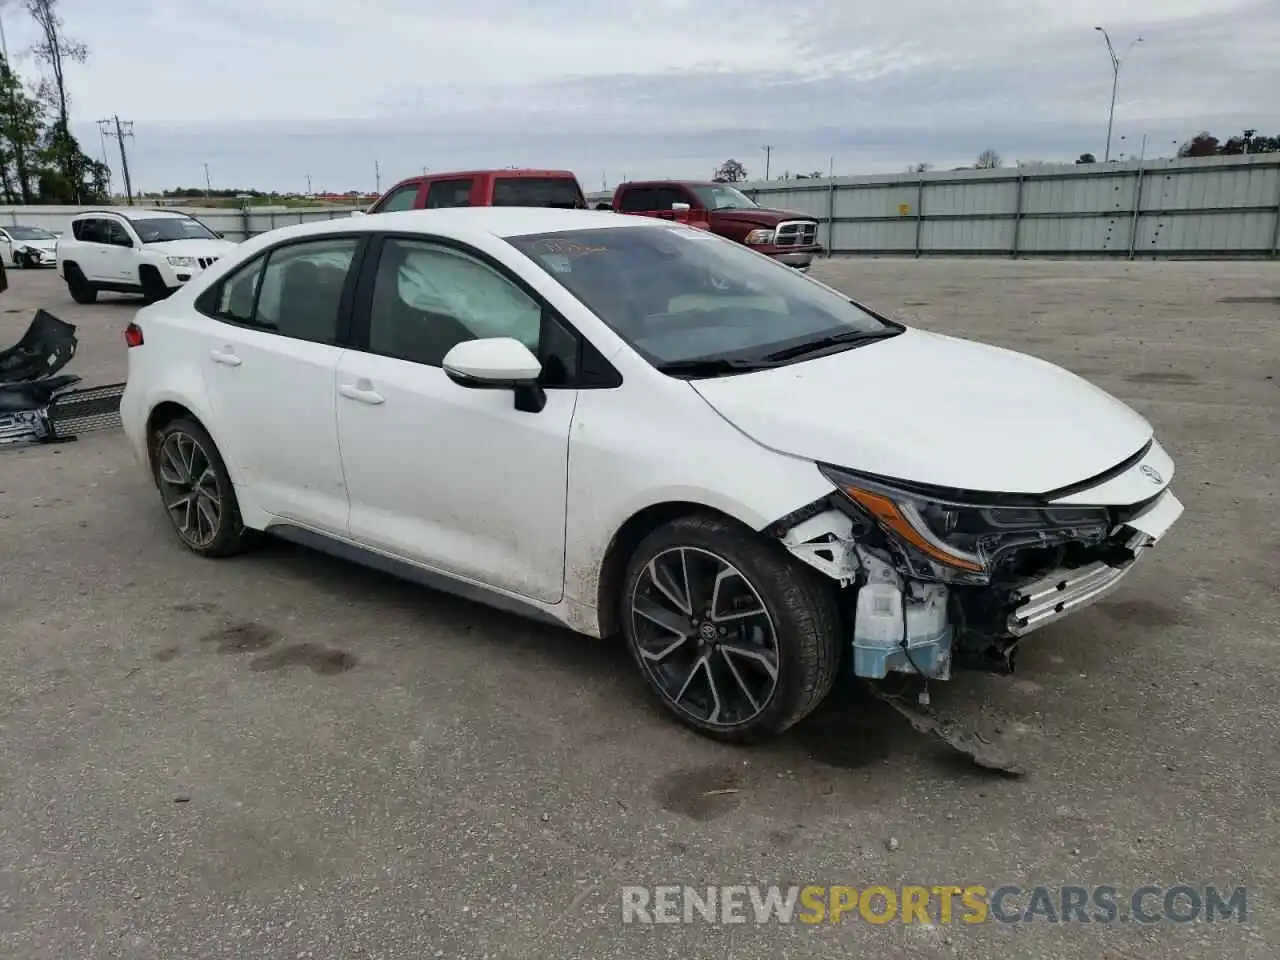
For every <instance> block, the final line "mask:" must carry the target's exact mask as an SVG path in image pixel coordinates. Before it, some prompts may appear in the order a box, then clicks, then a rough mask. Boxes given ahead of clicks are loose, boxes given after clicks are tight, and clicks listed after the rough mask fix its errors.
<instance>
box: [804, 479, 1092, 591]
mask: <svg viewBox="0 0 1280 960" xmlns="http://www.w3.org/2000/svg"><path fill="white" fill-rule="evenodd" d="M818 469H820V470H821V471H822V473H823V475H824V476H826V478H827V479H828V480H830V481H831V482H832V483H834V484H835V485H836V487H837V488H838V489H839V490H840V492H841V493H842V494H844V495H845V496H846V497H847V498H848V499H849V500H851V501H852V502H853V503H854V504H855V505H856V506H857V507H858V509H859V510H860V511H861V512H862V513H864V514H865V515H866V516H867V517H868V518H869V519H870V520H872V521H874V522H875V523H876V524H877V525H878V526H879V527H880V529H881V530H883V531H884V532H885V533H886V534H887V535H888V536H889V537H891V538H892V539H893V540H894V541H896V543H897V544H898V545H899V547H901V548H902V549H903V552H904V554H905V555H906V559H907V562H908V563H909V564H910V566H911V568H912V572H913V573H914V574H915V575H916V576H918V577H921V578H923V579H936V580H945V581H948V582H956V583H973V584H984V583H988V582H990V579H991V573H992V569H993V566H994V564H995V562H996V561H997V560H998V559H999V558H1000V556H1001V555H1002V554H1005V553H1007V552H1008V551H1010V550H1014V549H1020V548H1027V547H1055V546H1060V545H1062V544H1064V543H1070V542H1073V541H1075V542H1084V543H1097V542H1100V541H1102V540H1103V539H1105V538H1106V536H1107V532H1108V530H1109V529H1110V527H1111V516H1110V513H1109V511H1108V510H1107V508H1106V507H1076V506H1052V505H1048V504H1031V503H1029V502H1028V503H1010V504H1008V505H1004V504H999V503H977V502H971V503H966V502H964V500H965V499H966V498H965V495H964V494H962V493H959V492H956V493H955V494H954V495H952V494H944V493H943V492H941V491H938V492H937V493H934V492H931V491H929V490H928V489H927V488H924V487H920V488H916V487H915V486H914V485H909V484H906V483H903V485H902V486H898V485H897V484H896V483H894V482H892V481H885V480H883V479H880V478H876V479H871V478H868V477H864V476H861V475H860V474H858V473H855V472H853V471H850V470H844V469H841V468H840V467H833V466H830V465H828V464H819V465H818ZM974 499H975V500H976V499H977V497H975V498H974ZM982 499H985V498H982Z"/></svg>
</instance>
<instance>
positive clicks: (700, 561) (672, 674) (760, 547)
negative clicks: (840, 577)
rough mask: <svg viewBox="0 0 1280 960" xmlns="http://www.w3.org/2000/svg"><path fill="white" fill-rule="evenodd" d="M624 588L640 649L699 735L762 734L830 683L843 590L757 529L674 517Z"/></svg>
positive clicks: (658, 683)
mask: <svg viewBox="0 0 1280 960" xmlns="http://www.w3.org/2000/svg"><path fill="white" fill-rule="evenodd" d="M622 590H623V595H622V598H621V603H620V605H619V609H620V613H621V618H622V626H623V633H624V635H625V636H626V638H627V646H628V647H629V648H630V650H631V653H632V656H633V657H634V659H635V661H636V663H637V664H638V665H639V667H640V669H641V672H642V674H643V675H644V678H645V680H646V681H647V683H648V685H649V687H650V689H651V691H652V692H653V693H654V694H656V695H657V697H658V699H659V701H660V702H661V703H662V704H663V705H664V706H665V707H666V708H667V709H668V710H669V711H671V712H672V713H673V714H675V716H676V717H677V719H679V720H680V721H681V722H682V723H684V724H685V725H687V726H689V727H692V728H693V729H695V730H697V731H698V732H699V733H702V734H705V735H706V736H709V737H713V738H715V739H718V740H726V741H732V742H752V741H758V740H764V739H766V738H768V737H772V736H775V735H777V734H779V733H782V732H783V731H784V730H786V729H787V728H789V727H791V726H792V725H793V724H795V723H796V722H798V721H799V720H801V719H802V718H804V717H805V716H807V715H808V714H809V713H811V712H813V710H814V709H816V708H817V706H818V705H819V704H820V703H821V702H822V701H823V699H825V698H826V696H827V694H828V693H829V692H830V691H831V687H832V685H833V684H834V682H835V677H836V668H837V665H838V663H839V659H840V636H839V616H838V613H837V608H836V602H835V591H834V588H833V587H832V586H831V585H830V584H827V583H825V582H823V581H821V580H820V579H819V577H818V575H817V574H816V573H815V572H814V571H811V570H809V569H808V568H806V567H802V566H801V565H800V564H798V563H797V562H796V561H795V560H794V559H793V558H792V557H790V556H789V555H787V554H786V553H784V552H783V551H781V550H780V549H777V548H776V545H775V544H771V543H767V542H765V541H763V540H761V539H760V538H759V537H758V536H757V535H756V534H755V533H753V532H752V531H750V530H747V529H745V528H742V527H739V526H738V525H736V524H734V523H732V522H731V521H728V520H725V519H720V518H717V517H711V516H705V517H685V518H681V519H678V520H674V521H672V522H671V523H668V524H666V525H664V526H662V527H660V528H659V529H658V530H656V531H654V532H653V533H652V534H650V535H649V536H648V537H647V538H645V540H644V541H643V542H642V543H641V544H640V546H639V547H638V548H637V550H636V552H635V555H634V556H633V557H632V558H631V562H630V564H629V565H628V567H627V574H626V577H625V579H624V582H623V587H622Z"/></svg>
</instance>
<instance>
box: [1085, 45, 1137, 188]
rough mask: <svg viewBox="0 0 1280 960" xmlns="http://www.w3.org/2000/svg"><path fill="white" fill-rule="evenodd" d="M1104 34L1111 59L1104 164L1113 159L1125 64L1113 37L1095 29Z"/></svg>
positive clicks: (1126, 52)
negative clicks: (1122, 68) (1112, 148)
mask: <svg viewBox="0 0 1280 960" xmlns="http://www.w3.org/2000/svg"><path fill="white" fill-rule="evenodd" d="M1093 29H1095V30H1097V31H1098V32H1099V33H1100V34H1102V39H1103V40H1105V41H1106V42H1107V54H1108V55H1109V56H1110V57H1111V109H1110V110H1108V111H1107V149H1106V153H1105V154H1104V155H1103V158H1102V162H1103V163H1106V162H1107V161H1109V160H1110V159H1111V128H1112V125H1113V124H1114V122H1115V119H1116V90H1117V89H1118V88H1119V86H1120V64H1121V63H1122V62H1123V61H1122V60H1121V59H1120V57H1119V56H1118V55H1117V54H1116V48H1115V47H1114V46H1112V45H1111V35H1110V34H1109V33H1107V31H1106V30H1104V29H1102V27H1094V28H1093ZM1141 42H1142V38H1141V37H1137V38H1135V39H1134V40H1133V42H1132V43H1130V44H1129V49H1128V50H1125V52H1124V55H1125V57H1126V58H1127V57H1128V56H1129V51H1130V50H1132V49H1133V45H1134V44H1135V43H1141Z"/></svg>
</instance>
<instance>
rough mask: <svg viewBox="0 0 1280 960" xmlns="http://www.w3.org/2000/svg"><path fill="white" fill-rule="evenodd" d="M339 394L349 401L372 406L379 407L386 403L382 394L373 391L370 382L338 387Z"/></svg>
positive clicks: (345, 384)
mask: <svg viewBox="0 0 1280 960" xmlns="http://www.w3.org/2000/svg"><path fill="white" fill-rule="evenodd" d="M338 392H339V393H340V394H342V395H343V396H344V397H346V398H347V399H348V400H354V401H356V402H357V403H367V404H369V405H370V406H375V407H376V406H377V405H378V404H380V403H385V402H386V401H385V400H383V397H382V394H380V393H378V392H377V391H376V390H374V389H373V385H372V384H371V383H369V381H368V380H361V381H360V382H359V383H355V384H351V383H344V384H342V386H340V387H338Z"/></svg>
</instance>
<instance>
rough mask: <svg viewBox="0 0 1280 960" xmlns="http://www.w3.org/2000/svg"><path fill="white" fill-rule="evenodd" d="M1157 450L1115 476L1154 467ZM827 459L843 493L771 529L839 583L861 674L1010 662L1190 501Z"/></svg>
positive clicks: (1101, 592)
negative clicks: (980, 481) (975, 486)
mask: <svg viewBox="0 0 1280 960" xmlns="http://www.w3.org/2000/svg"><path fill="white" fill-rule="evenodd" d="M1149 447H1150V444H1148V448H1149ZM1148 448H1144V450H1143V451H1139V454H1137V455H1135V456H1134V457H1131V458H1129V459H1128V460H1126V461H1125V463H1124V464H1121V465H1119V466H1118V467H1117V468H1116V469H1115V470H1113V471H1109V472H1108V475H1109V477H1114V476H1116V475H1118V474H1119V473H1122V472H1123V471H1125V470H1129V469H1134V470H1137V469H1143V470H1146V469H1147V468H1145V467H1140V466H1139V461H1140V460H1141V457H1142V455H1143V454H1144V453H1145V451H1146V450H1147V449H1148ZM820 469H821V470H822V472H823V473H824V474H825V475H826V476H827V478H828V479H829V480H831V482H832V483H833V484H834V485H835V487H836V491H835V492H833V493H832V494H831V495H829V496H828V497H826V498H823V499H822V500H819V501H817V502H816V503H813V504H810V505H809V506H807V507H805V508H804V509H802V510H799V511H796V512H795V513H793V514H791V515H790V516H788V517H784V518H783V519H782V520H780V521H779V522H778V523H777V524H775V525H774V527H773V529H772V532H773V534H774V535H775V536H777V537H778V538H779V539H780V540H781V541H782V543H783V544H784V545H785V546H786V547H787V548H788V550H790V551H791V553H792V554H794V555H795V556H796V557H798V558H799V559H801V560H803V561H804V562H805V563H807V564H809V565H810V566H812V567H814V568H816V569H817V570H819V571H821V572H822V573H824V574H826V575H827V576H828V577H831V578H832V579H833V580H835V581H836V582H837V583H838V584H839V585H840V587H841V598H842V600H843V602H844V604H845V612H846V616H847V621H848V622H850V623H851V624H852V637H851V653H852V657H851V659H852V669H853V673H854V674H855V675H857V676H859V677H866V678H870V679H880V678H883V677H885V676H887V675H888V674H889V673H906V674H918V675H920V676H921V677H924V678H927V679H935V680H945V679H948V678H949V677H950V675H951V671H952V669H953V667H954V668H957V669H959V668H977V669H984V670H989V671H995V672H1002V673H1007V672H1011V671H1012V670H1013V667H1014V659H1015V653H1016V650H1017V645H1018V643H1019V641H1020V640H1021V639H1022V637H1024V636H1026V635H1027V634H1029V633H1031V632H1032V631H1034V630H1037V629H1039V628H1041V627H1043V626H1046V625H1048V624H1050V623H1053V622H1055V621H1057V620H1059V619H1061V618H1063V617H1065V616H1068V615H1069V614H1071V613H1073V612H1075V611H1076V610H1079V609H1081V608H1083V607H1085V606H1088V605H1089V604H1092V603H1094V602H1096V601H1097V600H1099V599H1101V598H1102V597H1104V596H1106V595H1107V594H1108V593H1110V592H1111V591H1112V590H1114V589H1115V588H1116V587H1117V586H1118V585H1119V583H1120V581H1121V580H1122V579H1123V578H1124V576H1125V574H1127V573H1128V572H1129V570H1130V569H1131V568H1132V566H1133V564H1134V563H1135V562H1136V561H1137V559H1138V558H1139V557H1140V556H1141V555H1142V553H1143V552H1145V550H1146V549H1147V548H1149V547H1150V546H1151V545H1152V544H1154V543H1155V542H1156V541H1157V540H1159V539H1160V538H1161V537H1162V536H1163V534H1164V533H1165V531H1166V530H1168V528H1169V527H1170V526H1172V524H1173V523H1174V521H1176V520H1177V518H1178V516H1179V515H1180V514H1181V512H1182V505H1181V504H1180V503H1179V502H1178V500H1177V498H1175V497H1174V496H1173V494H1172V493H1171V492H1169V490H1168V489H1167V487H1164V486H1161V488H1160V490H1159V492H1158V493H1156V494H1155V495H1154V496H1152V497H1150V498H1148V499H1146V500H1143V501H1141V502H1139V503H1134V504H1131V505H1128V506H1123V507H1118V506H1092V505H1078V504H1077V503H1075V502H1069V503H1064V502H1062V501H1063V499H1065V498H1064V497H1062V496H1061V491H1060V492H1058V494H1054V493H1050V494H1045V495H1040V496H1037V495H1023V494H975V493H966V492H963V491H958V490H950V489H945V488H936V487H929V486H925V485H918V484H910V483H904V482H901V481H891V480H887V479H885V478H882V477H872V476H867V475H864V474H859V473H855V472H853V471H848V470H844V469H841V468H837V467H832V466H827V465H820ZM1096 479H1100V478H1096ZM1157 479H1159V478H1158V475H1157ZM1085 489H1086V493H1087V491H1088V489H1091V488H1090V487H1086V488H1085ZM1072 494H1073V495H1072V496H1071V497H1070V499H1071V500H1072V501H1075V500H1079V499H1080V490H1079V485H1077V487H1076V488H1073V491H1072Z"/></svg>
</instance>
